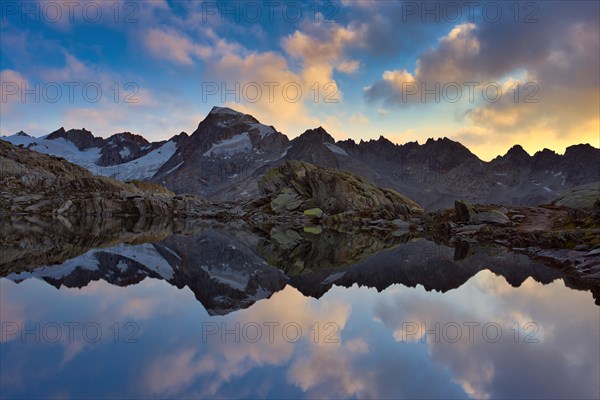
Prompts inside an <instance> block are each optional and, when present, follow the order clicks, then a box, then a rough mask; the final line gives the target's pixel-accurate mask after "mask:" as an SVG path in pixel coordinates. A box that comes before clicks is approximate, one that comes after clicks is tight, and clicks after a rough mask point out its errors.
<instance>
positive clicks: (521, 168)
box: [1, 107, 600, 210]
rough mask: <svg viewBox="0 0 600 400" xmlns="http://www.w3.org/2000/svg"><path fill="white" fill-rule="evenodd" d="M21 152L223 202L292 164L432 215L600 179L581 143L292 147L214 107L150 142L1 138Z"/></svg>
mask: <svg viewBox="0 0 600 400" xmlns="http://www.w3.org/2000/svg"><path fill="white" fill-rule="evenodd" d="M1 139H2V140H6V141H8V142H11V143H12V144H14V145H18V146H22V147H27V148H30V149H32V150H35V151H38V152H41V153H46V154H50V155H54V156H57V157H61V158H64V159H66V160H68V161H70V162H72V163H75V164H78V165H80V166H82V167H84V168H86V169H88V170H90V171H91V172H92V173H94V174H96V175H103V176H109V177H113V178H116V179H119V180H123V181H128V180H133V179H136V180H147V181H152V182H157V183H160V184H162V185H163V186H165V187H167V188H168V189H170V190H172V191H174V192H175V193H179V194H181V193H189V194H195V195H200V196H203V197H206V198H208V199H212V200H217V201H235V200H239V199H250V198H252V197H255V196H256V195H258V193H259V187H258V182H259V179H260V177H261V176H263V175H264V174H265V173H266V172H267V171H268V170H269V169H270V168H272V167H275V166H279V165H282V164H284V163H285V162H287V161H290V160H297V161H305V162H309V163H312V164H315V165H317V166H321V167H327V168H333V169H340V170H345V171H349V172H353V173H355V174H357V175H359V176H361V177H363V178H364V179H366V180H367V181H369V182H372V183H373V184H375V185H377V186H379V187H385V188H391V189H394V190H396V191H398V192H400V193H402V194H404V195H406V196H407V197H409V198H411V199H413V200H415V201H416V202H417V203H418V204H419V205H421V206H422V207H424V208H425V209H428V210H435V209H441V208H447V207H451V206H452V204H453V203H454V200H457V199H465V200H468V201H470V202H473V203H480V204H491V203H493V204H505V205H539V204H544V203H547V202H549V201H550V200H551V199H554V198H556V197H557V196H559V195H561V194H564V193H565V192H567V191H568V190H569V189H571V188H573V187H575V186H579V185H583V184H588V183H593V182H599V181H600V149H598V148H595V147H593V146H591V145H589V144H577V145H573V146H570V147H568V148H567V149H566V151H565V153H564V154H562V155H561V154H557V153H555V152H554V151H551V150H548V149H544V150H542V151H539V152H537V153H535V154H534V155H529V154H528V153H527V152H526V151H525V150H524V149H523V148H522V147H521V146H520V145H515V146H514V147H512V148H511V149H510V150H509V151H508V152H507V153H506V154H505V155H503V156H498V157H496V158H495V159H493V160H492V161H490V162H485V161H482V160H481V159H479V158H478V157H477V156H476V155H475V154H473V153H472V152H471V151H469V149H468V148H466V147H465V146H463V145H462V144H461V143H458V142H456V141H452V140H450V139H448V138H443V139H438V140H434V139H429V140H427V141H426V142H425V143H424V144H419V143H418V142H408V143H405V144H401V145H399V144H395V143H392V142H391V141H390V140H388V139H386V138H384V137H383V136H382V137H380V138H379V139H378V140H370V141H362V140H361V141H360V142H359V143H356V142H355V141H353V140H351V139H347V140H342V141H336V140H335V139H334V138H333V137H332V136H331V135H330V134H329V133H327V131H326V130H325V129H323V128H322V127H318V128H316V129H310V130H307V131H306V132H304V133H303V134H302V135H300V136H298V137H297V138H295V139H293V140H290V139H289V138H288V137H287V136H286V135H285V134H283V133H281V132H279V131H278V130H277V129H276V128H275V127H273V126H267V125H264V124H262V123H260V122H259V121H258V120H257V119H256V118H254V117H253V116H251V115H249V114H243V113H240V112H237V111H235V110H232V109H230V108H225V107H213V109H212V110H211V111H210V113H209V114H208V115H207V116H206V118H205V119H204V120H202V121H201V122H200V123H199V125H198V127H197V129H196V130H195V131H194V132H193V133H192V134H191V135H188V134H187V133H185V132H181V133H180V134H179V135H176V136H173V137H171V138H170V139H169V140H165V141H160V142H149V141H148V140H146V139H145V138H144V137H142V136H140V135H136V134H132V133H130V132H122V133H116V134H114V135H112V136H110V137H108V138H101V137H96V136H94V135H93V134H92V133H91V132H90V131H88V130H86V129H70V130H65V129H64V128H60V129H58V130H56V131H54V132H52V133H50V134H48V135H46V136H42V137H39V138H35V137H32V136H29V135H27V134H26V133H24V132H19V133H17V134H14V135H12V136H6V137H2V138H1Z"/></svg>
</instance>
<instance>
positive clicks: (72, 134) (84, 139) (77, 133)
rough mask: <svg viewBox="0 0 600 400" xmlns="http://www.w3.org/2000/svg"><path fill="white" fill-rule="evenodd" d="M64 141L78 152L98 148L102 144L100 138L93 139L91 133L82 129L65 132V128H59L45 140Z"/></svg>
mask: <svg viewBox="0 0 600 400" xmlns="http://www.w3.org/2000/svg"><path fill="white" fill-rule="evenodd" d="M59 138H62V139H65V140H68V141H69V142H72V143H73V144H74V145H75V146H76V147H77V148H78V149H79V150H80V151H83V150H87V149H90V148H92V147H100V146H102V143H103V142H104V139H102V138H101V137H95V136H94V135H92V132H90V131H88V130H86V129H85V128H83V129H69V130H68V131H65V128H62V127H61V128H60V129H58V130H56V131H54V132H52V133H51V134H50V135H48V137H47V138H46V139H48V140H53V139H59Z"/></svg>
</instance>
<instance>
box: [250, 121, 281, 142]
mask: <svg viewBox="0 0 600 400" xmlns="http://www.w3.org/2000/svg"><path fill="white" fill-rule="evenodd" d="M248 125H250V127H252V128H256V129H258V134H259V135H260V138H261V139H262V138H264V137H265V136H268V135H271V134H272V133H275V130H274V129H273V128H271V127H270V126H266V125H263V124H257V123H254V122H253V123H251V124H248Z"/></svg>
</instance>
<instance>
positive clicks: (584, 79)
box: [364, 2, 600, 159]
mask: <svg viewBox="0 0 600 400" xmlns="http://www.w3.org/2000/svg"><path fill="white" fill-rule="evenodd" d="M597 14H598V5H597V4H591V3H581V2H579V3H574V4H573V6H572V7H570V6H569V7H567V6H565V5H564V4H557V3H544V4H543V5H540V15H539V16H540V18H539V21H538V23H535V24H524V23H520V24H515V23H514V22H513V21H512V18H503V19H502V20H501V21H500V22H498V23H486V22H485V21H480V22H479V23H477V24H475V23H470V22H469V23H462V24H458V25H456V26H454V27H453V28H452V29H450V30H449V31H448V33H447V34H446V35H444V36H442V37H441V38H440V39H439V40H438V41H437V43H436V45H435V46H434V47H432V48H430V49H428V50H425V51H422V52H421V54H420V55H419V57H418V59H417V61H416V62H415V64H414V70H412V71H411V70H410V69H404V68H399V69H392V70H385V71H384V72H383V73H382V75H381V78H380V79H379V80H377V81H375V82H374V83H373V84H372V85H370V86H368V87H366V88H365V90H364V95H365V98H366V99H367V100H368V101H369V102H370V103H371V104H374V103H380V104H382V105H383V106H384V107H385V108H391V107H406V106H411V107H416V106H420V107H428V109H429V110H431V109H432V108H431V107H437V108H436V110H442V111H440V112H443V110H444V109H445V110H448V111H450V110H451V111H452V112H454V113H455V114H458V115H461V117H460V118H461V119H462V121H461V122H462V123H464V124H465V126H464V128H463V130H462V131H457V132H456V133H455V137H461V138H463V139H464V144H466V145H467V146H469V147H471V148H473V149H474V150H475V151H476V152H477V154H478V155H479V156H480V157H482V158H484V159H491V158H493V156H495V155H497V153H496V151H494V154H493V153H492V149H491V148H489V147H487V148H486V147H485V146H483V145H482V143H483V142H484V141H487V142H490V141H491V140H492V138H493V142H494V143H495V145H496V146H497V147H496V149H497V148H506V149H508V148H510V147H511V145H512V144H514V143H521V144H523V145H525V144H527V145H528V147H529V148H527V150H528V151H529V152H535V151H538V150H541V149H542V148H543V147H552V148H553V149H555V150H557V151H564V148H565V147H566V146H568V145H570V144H573V143H574V142H577V143H590V144H592V145H594V146H598V145H599V144H600V142H599V140H598V134H597V132H598V129H599V128H600V122H599V121H600V117H599V115H598V109H599V108H600V95H599V93H600V77H599V76H598V73H597V71H598V70H599V69H600V60H599V59H598V51H597V49H598V48H599V47H600V40H599V38H600V27H599V26H598V24H597V19H594V17H593V16H594V15H596V16H597ZM542 16H543V18H541V17H542ZM524 38H526V39H524ZM515 77H516V78H515ZM468 82H477V83H478V85H476V86H475V89H474V92H473V93H474V100H473V101H471V100H470V99H469V100H467V99H468V96H467V94H468V87H467V86H465V84H466V83H468ZM436 83H437V84H439V85H440V86H439V89H437V90H436V89H434V88H435V85H436ZM489 84H491V85H493V86H494V87H496V88H500V89H501V92H500V93H501V95H500V96H498V98H497V99H493V101H490V99H489V98H486V97H485V93H484V88H485V87H486V85H489ZM444 85H447V87H450V89H451V90H450V93H451V94H452V93H453V91H454V89H453V88H452V87H451V86H452V85H456V86H458V87H460V88H461V90H462V96H460V97H459V99H458V101H457V102H456V104H454V103H453V102H452V101H451V100H450V99H451V97H452V96H444V87H445V86H444ZM424 88H427V89H429V90H431V89H434V91H437V93H438V98H440V105H435V103H434V97H433V95H425V96H424V93H425V91H424ZM494 90H495V89H491V90H489V91H488V92H487V93H488V94H490V93H491V96H492V97H494ZM430 112H433V111H430ZM438 114H439V112H438ZM442 118H443V116H442ZM469 131H470V132H477V134H476V135H474V134H468V132H469ZM483 132H485V134H483ZM485 135H487V136H489V137H488V138H487V139H486V138H485V137H484V136H485ZM541 137H544V140H540V138H541Z"/></svg>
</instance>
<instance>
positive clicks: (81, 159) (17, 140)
mask: <svg viewBox="0 0 600 400" xmlns="http://www.w3.org/2000/svg"><path fill="white" fill-rule="evenodd" d="M48 136H49V135H46V136H42V137H39V138H35V137H32V136H29V135H27V134H25V133H23V132H19V133H17V134H15V135H12V136H2V137H1V138H0V139H1V140H5V141H7V142H10V143H12V144H14V145H16V146H19V145H22V146H23V147H27V148H29V149H31V150H35V151H37V152H40V153H44V154H49V155H52V156H56V157H62V158H64V159H65V160H67V161H69V162H72V163H73V164H77V165H79V166H81V167H84V168H86V169H88V170H89V171H91V172H92V173H93V174H94V175H101V176H108V177H111V178H116V179H119V180H122V181H126V180H132V179H138V180H147V179H149V178H151V177H152V176H153V175H154V174H155V173H156V172H157V171H158V170H159V168H160V167H161V166H162V165H163V164H164V163H165V162H167V160H169V159H170V158H171V157H172V156H173V154H175V151H176V150H177V143H176V142H175V140H170V141H168V142H166V143H164V144H162V145H160V146H159V147H157V148H155V149H154V150H152V151H150V152H148V153H146V154H145V155H143V156H141V157H139V158H136V159H133V160H131V161H128V162H124V163H121V164H115V165H106V166H103V165H99V164H98V161H99V160H100V159H101V157H102V150H103V149H101V148H100V147H91V148H86V149H84V150H80V149H79V148H78V147H77V146H76V144H75V143H73V142H72V141H70V140H68V139H65V138H64V137H58V138H56V139H49V138H48ZM109 139H110V138H109ZM107 145H109V146H112V145H114V142H113V141H109V142H108V143H107ZM115 147H116V146H115ZM116 151H117V152H118V153H121V155H127V153H128V152H130V151H131V150H130V147H127V146H125V147H121V148H119V149H117V150H116Z"/></svg>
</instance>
